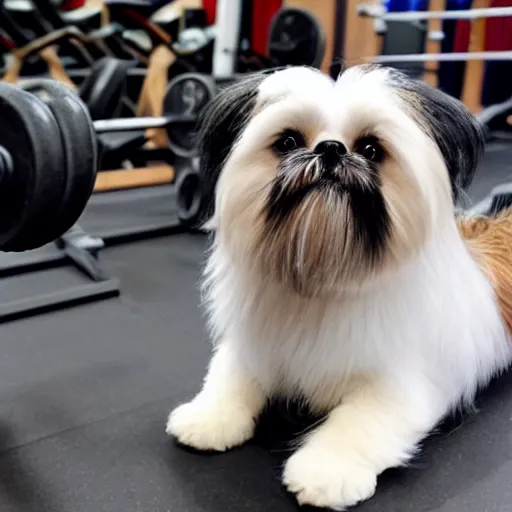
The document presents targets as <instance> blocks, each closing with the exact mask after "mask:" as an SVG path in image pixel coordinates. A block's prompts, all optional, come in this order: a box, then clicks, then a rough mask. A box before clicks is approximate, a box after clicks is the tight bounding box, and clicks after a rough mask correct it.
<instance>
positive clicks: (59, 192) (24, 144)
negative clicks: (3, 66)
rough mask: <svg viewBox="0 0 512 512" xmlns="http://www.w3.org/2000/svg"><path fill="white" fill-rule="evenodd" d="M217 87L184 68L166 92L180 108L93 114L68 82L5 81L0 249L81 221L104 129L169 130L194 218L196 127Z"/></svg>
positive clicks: (30, 245) (46, 239)
mask: <svg viewBox="0 0 512 512" xmlns="http://www.w3.org/2000/svg"><path fill="white" fill-rule="evenodd" d="M197 77H199V78H197ZM191 84H192V85H191ZM187 89H188V92H187V94H188V95H184V93H183V90H185V91H187ZM214 93H215V89H214V86H213V82H211V81H209V80H208V77H202V76H201V75H195V76H191V74H188V75H181V76H178V77H177V78H176V79H175V80H174V81H173V82H171V83H170V84H169V89H168V94H167V96H166V105H167V107H166V108H171V107H172V108H173V109H174V110H175V111H176V112H175V113H171V114H168V115H165V116H162V117H159V118H133V119H114V120H104V121H95V122H93V121H92V119H91V117H90V115H89V112H88V110H87V108H86V106H85V105H84V103H83V102H82V101H81V100H80V98H78V96H77V95H76V94H75V93H74V92H73V91H71V90H70V89H69V88H67V87H66V86H64V85H62V84H59V83H57V82H54V81H52V80H47V79H37V80H29V81H27V82H25V83H24V84H23V85H22V87H21V88H19V87H15V86H12V85H8V84H5V83H0V250H1V251H6V252H19V251H26V250H30V249H35V248H38V247H41V246H43V245H45V244H47V243H50V242H52V241H53V240H55V239H57V238H58V237H59V236H61V235H62V234H63V233H65V232H66V231H68V230H69V229H70V228H71V226H73V225H74V224H75V223H76V221H77V220H78V218H79V217H80V215H81V214H82V212H83V210H84V208H85V206H86V204H87V201H88V200H89V197H90V195H91V194H92V191H93V188H94V183H95V179H96V172H97V167H98V161H99V154H98V153H99V151H98V141H97V137H98V134H104V133H107V132H116V131H117V132H119V131H122V132H126V131H133V130H144V129H147V128H151V127H162V128H165V129H166V130H167V132H168V135H169V139H170V140H171V141H173V142H172V143H171V144H172V145H174V147H172V146H171V148H172V149H173V150H174V151H175V153H176V155H177V159H176V164H175V166H176V167H179V171H177V173H176V195H177V212H178V217H179V219H180V220H181V222H183V223H185V224H192V223H194V221H195V220H196V219H197V217H198V214H199V206H200V203H201V201H200V194H201V190H200V181H201V180H200V179H199V175H198V172H199V171H198V166H197V165H196V163H195V162H196V159H197V158H196V155H195V145H194V127H195V125H196V122H197V119H198V117H199V115H200V112H201V110H202V108H204V106H205V105H206V103H207V102H208V101H210V100H211V99H212V97H213V94H214ZM180 98H181V100H183V101H181V103H180ZM169 105H170V106H171V107H169Z"/></svg>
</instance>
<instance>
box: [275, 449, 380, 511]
mask: <svg viewBox="0 0 512 512" xmlns="http://www.w3.org/2000/svg"><path fill="white" fill-rule="evenodd" d="M283 483H284V485H285V486H286V487H287V489H288V490H289V491H290V492H292V493H294V494H295V495H296V497H297V501H298V502H299V504H300V505H313V506H315V507H321V508H324V507H325V508H330V509H333V510H345V509H346V508H347V507H350V506H352V505H355V504H357V503H359V502H361V501H364V500H367V499H368V498H371V497H372V496H373V494H374V492H375V487H376V485H377V475H376V473H375V472H373V471H372V470H371V469H369V468H367V467H365V466H363V465H361V463H360V462H356V461H354V460H350V456H348V457H341V456H340V455H338V454H335V453H332V452H330V451H328V450H326V449H325V447H324V448H316V447H310V446H308V445H305V446H304V447H303V448H301V449H299V450H298V451H297V452H296V453H295V454H294V455H292V456H291V457H290V458H289V459H288V461H287V463H286V465H285V468H284V473H283Z"/></svg>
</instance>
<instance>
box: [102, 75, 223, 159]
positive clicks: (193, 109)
mask: <svg viewBox="0 0 512 512" xmlns="http://www.w3.org/2000/svg"><path fill="white" fill-rule="evenodd" d="M216 93H217V86H216V84H215V82H214V81H213V80H212V78H211V77H210V76H208V75H202V74H199V73H183V74H181V75H178V76H177V77H175V78H174V79H172V80H171V81H170V82H169V85H168V86H167V92H166V94H165V97H164V113H165V115H164V116H162V117H134V118H122V119H106V120H98V121H95V123H94V127H95V130H96V132H97V133H98V134H99V140H100V143H101V144H100V145H101V147H102V148H103V154H102V157H101V158H102V162H104V164H105V165H102V167H108V168H113V169H115V168H118V167H121V163H122V162H123V161H124V160H127V159H128V160H130V157H131V155H132V153H133V152H136V153H137V155H136V156H137V159H141V158H142V159H144V153H143V152H142V154H141V148H142V146H143V144H144V142H145V141H146V138H145V130H147V129H150V128H165V129H166V131H167V136H168V139H169V141H170V149H171V151H170V152H168V153H169V154H168V155H167V158H166V159H165V160H166V161H167V162H168V163H170V164H173V165H174V166H175V167H188V166H189V162H190V159H191V158H193V157H194V156H196V152H195V144H194V128H195V125H196V123H197V120H198V117H199V115H200V113H201V111H202V109H203V108H204V107H205V106H206V105H207V104H208V103H209V102H210V101H211V99H213V97H214V96H215V94H216ZM106 164H108V165H106Z"/></svg>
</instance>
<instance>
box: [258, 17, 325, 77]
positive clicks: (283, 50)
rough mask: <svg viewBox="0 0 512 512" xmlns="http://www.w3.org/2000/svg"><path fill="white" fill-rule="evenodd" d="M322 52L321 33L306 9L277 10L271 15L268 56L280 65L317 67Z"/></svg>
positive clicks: (315, 21)
mask: <svg viewBox="0 0 512 512" xmlns="http://www.w3.org/2000/svg"><path fill="white" fill-rule="evenodd" d="M324 53H325V35H324V32H323V30H322V27H321V26H320V24H319V23H318V21H317V20H316V18H315V17H314V16H313V15H312V14H311V13H309V12H308V11H306V10H303V9H295V8H291V7H289V8H286V9H280V10H279V11H277V13H276V14H275V15H274V17H273V18H272V22H271V24H270V31H269V41H268V55H269V57H270V58H271V59H273V60H275V61H277V62H278V63H279V64H280V65H289V66H312V67H314V68H319V67H320V65H321V64H322V59H323V57H324Z"/></svg>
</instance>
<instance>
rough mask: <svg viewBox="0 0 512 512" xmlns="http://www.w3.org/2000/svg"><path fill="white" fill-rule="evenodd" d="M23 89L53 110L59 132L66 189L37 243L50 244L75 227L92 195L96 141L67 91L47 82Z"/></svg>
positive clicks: (79, 102)
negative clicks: (51, 219) (53, 218)
mask: <svg viewBox="0 0 512 512" xmlns="http://www.w3.org/2000/svg"><path fill="white" fill-rule="evenodd" d="M23 87H24V89H25V90H26V91H29V92H31V93H32V94H35V95H36V96H37V97H38V98H39V99H40V100H42V101H43V102H44V103H45V104H46V105H47V106H48V107H49V108H50V110H51V111H52V113H53V115H54V117H55V119H56V120H57V123H58V125H59V128H60V130H59V131H60V134H59V136H60V143H61V145H62V151H63V154H64V162H65V163H64V169H65V171H66V173H65V185H64V192H63V194H62V197H61V198H60V201H59V204H58V206H57V207H56V208H55V212H56V216H55V220H54V222H52V224H51V225H48V226H47V229H45V231H44V232H41V234H40V237H39V239H38V240H37V242H39V243H47V242H51V241H53V240H55V239H56V238H58V237H59V236H61V235H62V234H63V233H65V232H66V231H67V230H68V229H69V228H71V226H73V224H75V222H76V221H77V220H78V218H79V217H80V215H81V214H82V212H83V210H84V208H85V206H86V204H87V201H88V200H89V198H90V196H91V194H92V191H93V188H94V182H95V179H96V171H97V166H98V149H97V139H96V133H95V131H94V126H93V123H92V120H91V117H90V115H89V113H88V111H87V108H86V106H85V104H84V103H83V102H82V100H80V98H79V97H78V96H77V95H76V94H75V93H74V92H73V91H71V90H70V89H69V88H68V87H66V86H65V85H62V84H59V83H57V82H54V81H51V80H44V79H42V80H33V81H28V82H26V83H25V84H24V86H23Z"/></svg>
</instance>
